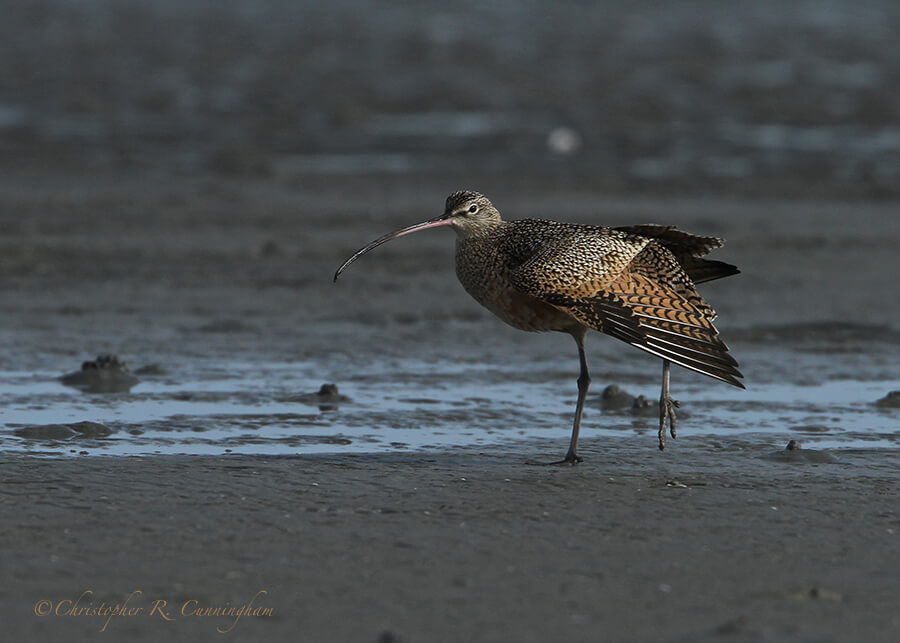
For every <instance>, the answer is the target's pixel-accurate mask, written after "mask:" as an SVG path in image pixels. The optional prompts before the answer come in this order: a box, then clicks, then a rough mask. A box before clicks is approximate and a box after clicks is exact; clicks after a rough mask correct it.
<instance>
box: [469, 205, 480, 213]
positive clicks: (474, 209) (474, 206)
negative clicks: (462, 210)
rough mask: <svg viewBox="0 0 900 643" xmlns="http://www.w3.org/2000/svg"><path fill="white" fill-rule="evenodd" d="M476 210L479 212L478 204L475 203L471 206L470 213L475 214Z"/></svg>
mask: <svg viewBox="0 0 900 643" xmlns="http://www.w3.org/2000/svg"><path fill="white" fill-rule="evenodd" d="M476 212H478V206H477V205H475V204H473V205H472V206H471V207H470V208H469V213H470V214H475V213H476Z"/></svg>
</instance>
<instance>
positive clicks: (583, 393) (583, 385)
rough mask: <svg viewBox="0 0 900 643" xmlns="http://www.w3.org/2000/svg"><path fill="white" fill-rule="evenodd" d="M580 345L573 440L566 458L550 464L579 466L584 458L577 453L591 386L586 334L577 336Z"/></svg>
mask: <svg viewBox="0 0 900 643" xmlns="http://www.w3.org/2000/svg"><path fill="white" fill-rule="evenodd" d="M574 337H575V342H576V343H577V344H578V359H579V361H580V362H581V372H580V373H579V374H578V402H577V403H576V404H575V424H574V425H573V426H572V439H571V440H570V441H569V450H568V452H567V453H566V457H565V458H563V459H562V460H557V461H556V462H550V463H549V464H572V465H575V464H578V463H579V462H583V461H584V458H582V457H581V456H579V455H577V454H576V453H575V449H576V447H577V446H578V433H579V431H580V430H581V414H582V412H583V411H584V399H585V398H586V397H587V392H588V387H589V386H590V385H591V375H590V373H588V367H587V358H585V356H584V334H582V335H581V336H580V337H579V336H578V335H575V336H574Z"/></svg>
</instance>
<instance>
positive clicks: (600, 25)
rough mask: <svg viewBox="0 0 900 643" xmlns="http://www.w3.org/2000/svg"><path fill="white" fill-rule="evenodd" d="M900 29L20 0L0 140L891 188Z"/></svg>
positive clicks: (204, 2)
mask: <svg viewBox="0 0 900 643" xmlns="http://www.w3.org/2000/svg"><path fill="white" fill-rule="evenodd" d="M898 39H900V3H897V2H895V1H894V0H854V1H844V0H782V1H780V2H753V3H748V2H738V1H730V0H682V1H680V2H677V3H672V2H652V1H649V0H637V1H631V2H613V1H604V0H600V1H594V2H579V1H572V0H562V1H556V2H539V1H531V2H524V1H497V2H480V1H474V0H473V1H463V2H450V3H447V2H430V1H425V2H402V1H387V2H366V1H362V0H330V1H329V2H311V1H299V2H298V1H295V0H242V1H241V0H215V1H212V0H154V1H152V2H151V1H146V2H142V1H139V0H19V1H16V2H7V3H4V8H3V17H2V20H0V59H2V60H3V61H4V64H3V65H2V67H0V145H2V148H3V150H4V153H3V154H2V157H0V158H2V163H3V166H4V168H5V169H6V170H7V171H16V170H20V169H23V168H39V169H42V170H48V171H51V170H67V171H69V170H75V171H92V172H96V171H107V170H123V171H131V170H139V171H142V172H148V171H152V170H158V171H162V172H165V173H176V174H178V173H185V174H191V175H197V174H206V173H211V174H215V175H224V176H230V177H240V176H246V177H257V178H265V177H271V176H279V177H285V176H287V177H291V176H309V175H337V176H341V175H349V174H367V175H375V174H387V175H405V174H423V173H424V174H434V175H437V176H449V177H456V176H472V175H502V176H504V177H507V180H508V181H515V180H519V179H525V180H529V181H530V180H539V181H547V182H551V183H559V184H562V185H567V184H570V183H577V184H579V185H584V186H590V187H591V188H596V189H600V190H605V191H613V192H616V191H625V192H627V191H633V190H638V191H642V192H643V191H661V192H672V191H675V192H682V193H699V192H702V193H703V194H710V193H716V192H719V193H732V194H733V193H740V194H744V195H765V196H773V195H776V196H778V195H781V196H835V195H837V196H844V197H853V198H857V197H865V198H883V197H886V196H896V195H897V194H898V192H900V47H898V46H897V43H898ZM526 177H530V178H526ZM436 207H437V206H436Z"/></svg>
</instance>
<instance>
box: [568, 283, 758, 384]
mask: <svg viewBox="0 0 900 643" xmlns="http://www.w3.org/2000/svg"><path fill="white" fill-rule="evenodd" d="M613 287H614V290H611V291H610V292H607V293H603V294H601V295H599V296H596V297H594V298H591V299H585V300H579V301H578V302H576V303H575V304H574V305H573V306H572V308H571V309H570V310H571V314H572V315H573V316H574V317H575V318H576V319H578V320H579V321H581V322H582V323H583V324H586V325H588V326H590V327H592V328H595V329H596V330H599V331H602V332H604V333H606V334H608V335H611V336H612V337H615V338H617V339H620V340H622V341H624V342H626V343H628V344H631V345H632V346H634V347H636V348H640V349H641V350H644V351H646V352H648V353H651V354H653V355H656V356H657V357H661V358H663V359H667V360H669V361H671V362H674V363H675V364H679V365H681V366H684V367H685V368H689V369H691V370H694V371H697V372H699V373H703V374H704V375H708V376H710V377H714V378H716V379H719V380H722V381H723V382H727V383H729V384H732V385H734V386H738V387H741V388H743V385H742V384H741V383H740V381H738V378H741V377H743V376H742V375H741V373H740V371H738V370H737V362H736V361H735V360H734V358H733V357H732V356H731V355H729V354H728V347H727V346H726V345H725V343H724V342H723V341H722V340H721V339H719V337H718V331H716V329H715V327H714V326H713V325H712V321H711V320H710V319H709V317H708V316H707V315H706V314H705V313H704V311H702V310H699V309H697V308H696V307H695V306H693V305H692V304H691V303H690V302H689V301H687V300H686V299H684V298H683V297H682V296H680V295H679V294H678V293H676V292H674V291H672V290H669V289H667V288H665V287H664V286H660V285H659V284H652V283H650V282H648V281H647V280H645V279H644V278H640V277H635V276H634V275H630V276H629V278H627V279H622V280H620V281H619V282H618V283H617V284H614V286H613ZM651 287H652V289H653V290H654V294H647V290H648V289H649V288H651Z"/></svg>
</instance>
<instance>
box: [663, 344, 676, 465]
mask: <svg viewBox="0 0 900 643" xmlns="http://www.w3.org/2000/svg"><path fill="white" fill-rule="evenodd" d="M671 365H672V363H671V362H669V360H667V359H664V360H663V376H662V392H661V393H660V394H659V450H660V451H662V450H663V449H665V448H666V424H667V423H668V425H669V432H670V433H671V434H672V437H673V438H674V437H675V409H677V408H678V402H676V401H675V400H673V399H672V398H671V397H669V368H670V367H671Z"/></svg>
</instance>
